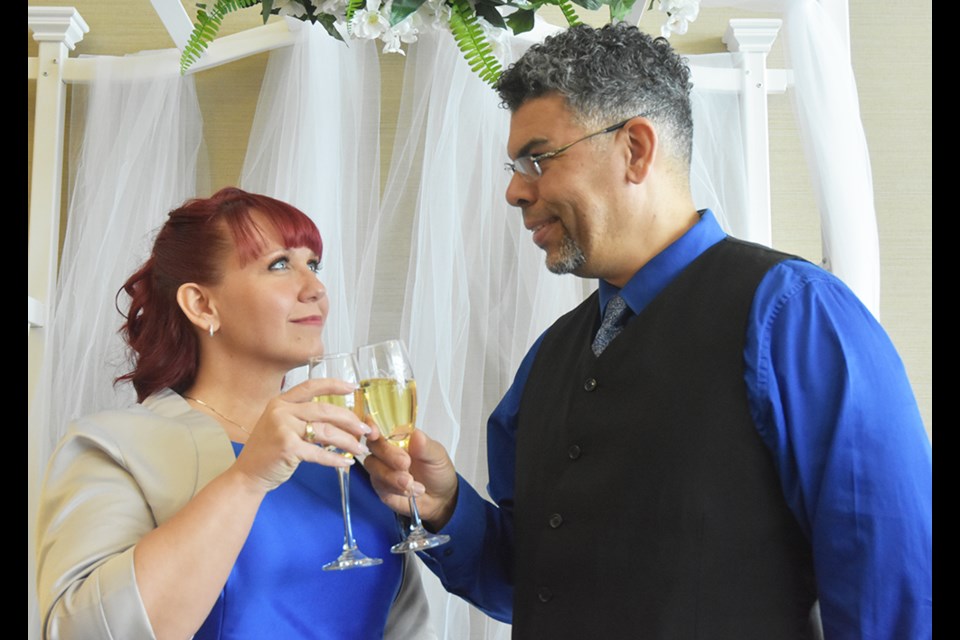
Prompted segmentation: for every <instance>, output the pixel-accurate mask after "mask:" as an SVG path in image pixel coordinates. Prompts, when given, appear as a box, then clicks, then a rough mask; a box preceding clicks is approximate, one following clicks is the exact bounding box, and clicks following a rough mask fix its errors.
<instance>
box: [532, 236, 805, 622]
mask: <svg viewBox="0 0 960 640" xmlns="http://www.w3.org/2000/svg"><path fill="white" fill-rule="evenodd" d="M785 257H787V256H785V255H783V254H779V253H776V252H773V251H771V250H768V249H765V248H762V247H759V246H756V245H752V244H748V243H745V242H741V241H737V240H733V239H726V240H724V241H722V242H720V243H718V244H717V245H715V246H714V247H712V248H710V249H709V250H708V251H706V252H705V253H704V254H703V255H701V256H700V257H699V258H698V259H697V260H695V261H694V262H693V263H692V264H691V265H690V266H689V267H688V268H687V269H685V270H684V271H683V272H682V273H681V274H680V275H679V276H678V277H677V278H676V279H675V280H674V281H673V282H671V283H670V284H669V285H668V286H667V287H666V288H665V289H664V290H663V291H662V292H661V293H660V295H659V296H657V298H656V299H655V300H654V301H653V302H651V304H650V305H649V306H648V307H647V309H645V310H644V311H643V312H642V313H641V314H640V315H639V316H637V317H635V318H633V319H632V320H631V321H630V322H629V323H628V324H627V326H626V328H625V329H624V331H623V332H622V333H621V334H620V335H619V336H618V337H617V338H616V339H615V340H614V341H613V342H612V343H611V344H610V346H609V347H608V349H607V350H606V351H604V353H603V354H602V355H601V356H600V357H599V358H597V357H595V356H594V355H593V352H592V351H591V350H590V342H591V340H592V337H593V335H594V334H595V333H596V330H597V327H598V322H599V320H598V313H597V308H598V302H597V294H594V295H593V296H591V297H590V298H588V299H587V300H586V301H585V302H584V303H583V304H581V305H580V306H579V307H577V308H576V309H574V310H573V311H571V312H570V313H568V314H566V315H565V316H563V317H562V318H560V319H559V320H558V321H557V322H556V323H555V324H554V325H553V327H551V328H550V330H549V332H548V333H547V335H546V336H545V337H544V340H543V344H542V345H541V348H540V350H539V352H538V354H537V356H536V359H535V362H534V364H533V368H532V370H531V372H530V377H529V381H528V383H527V385H526V388H525V390H524V395H523V398H522V400H521V404H520V413H519V422H518V425H519V426H518V432H517V470H516V496H515V511H514V515H515V525H516V549H515V551H516V558H515V569H516V576H515V578H516V589H515V595H514V615H513V635H514V637H515V638H521V639H523V640H528V639H529V640H541V639H542V640H556V639H563V638H570V639H577V640H581V639H587V638H590V639H592V638H604V639H607V638H613V639H619V638H638V639H644V640H646V639H662V640H685V639H719V640H748V639H752V638H755V639H756V640H780V639H786V638H806V637H808V634H809V624H808V614H809V612H810V608H811V606H812V605H813V603H814V601H815V600H816V589H815V583H814V578H813V565H812V558H811V552H810V545H809V543H808V541H807V540H806V538H805V537H804V535H803V534H802V532H801V530H800V527H799V525H798V524H797V522H796V520H795V518H794V517H793V515H792V513H791V512H790V511H789V509H788V507H787V505H786V503H785V501H784V498H783V493H782V490H781V487H780V481H779V478H778V476H777V473H776V472H775V469H774V466H773V460H772V457H771V455H770V451H769V450H768V449H767V448H766V447H765V446H764V444H763V442H762V441H761V439H760V437H759V435H758V433H757V429H756V426H755V425H754V422H753V420H752V419H751V417H750V412H749V408H748V403H747V391H746V385H745V383H744V362H743V350H744V340H745V331H746V326H747V317H748V313H749V309H750V306H751V302H752V300H753V297H754V293H755V291H756V288H757V286H758V284H759V283H760V280H761V279H762V278H763V276H764V274H765V273H766V272H767V271H768V270H769V269H770V267H771V266H773V265H774V264H776V263H777V262H779V261H781V260H783V259H784V258H785Z"/></svg>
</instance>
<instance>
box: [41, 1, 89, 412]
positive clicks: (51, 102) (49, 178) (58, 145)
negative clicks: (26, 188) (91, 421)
mask: <svg viewBox="0 0 960 640" xmlns="http://www.w3.org/2000/svg"><path fill="white" fill-rule="evenodd" d="M27 25H28V26H29V27H30V30H31V31H33V39H34V40H36V41H37V42H39V43H40V47H39V55H38V56H37V60H36V64H35V65H31V64H28V75H31V76H32V75H33V74H34V72H35V74H36V76H35V78H36V83H37V91H36V111H35V112H34V124H33V165H32V170H31V180H30V228H29V240H28V245H27V267H28V272H27V273H28V276H27V327H28V329H27V341H28V375H29V378H28V390H29V391H28V393H29V395H28V406H29V401H30V398H32V396H33V386H34V384H35V382H36V379H37V375H38V374H39V370H40V365H41V363H42V361H43V346H44V339H45V338H44V336H45V330H44V328H43V327H44V325H45V324H46V314H47V312H48V310H49V308H50V303H51V301H52V300H53V296H54V292H55V290H56V278H57V261H58V253H59V248H60V186H61V182H62V169H63V131H64V116H65V105H66V86H65V85H64V83H63V79H62V72H63V61H64V60H65V59H66V58H67V53H68V49H73V48H74V47H75V46H76V44H77V43H78V42H79V41H80V40H82V39H83V35H84V34H85V33H87V32H88V31H89V30H90V29H89V27H87V23H86V22H84V20H83V18H81V17H80V14H79V13H78V12H77V10H76V9H74V8H73V7H29V8H28V12H27Z"/></svg>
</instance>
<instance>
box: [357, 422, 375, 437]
mask: <svg viewBox="0 0 960 640" xmlns="http://www.w3.org/2000/svg"><path fill="white" fill-rule="evenodd" d="M360 431H361V432H362V433H363V435H368V434H369V433H370V432H371V431H373V429H371V428H370V425H368V424H366V423H363V422H361V423H360Z"/></svg>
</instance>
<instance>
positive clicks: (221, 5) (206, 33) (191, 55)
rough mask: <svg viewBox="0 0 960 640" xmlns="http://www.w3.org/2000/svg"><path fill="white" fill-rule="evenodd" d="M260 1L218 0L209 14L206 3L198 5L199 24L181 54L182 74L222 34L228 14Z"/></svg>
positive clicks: (194, 27)
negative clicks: (221, 26) (221, 27)
mask: <svg viewBox="0 0 960 640" xmlns="http://www.w3.org/2000/svg"><path fill="white" fill-rule="evenodd" d="M259 1H260V0H217V1H216V2H215V3H214V5H213V8H212V9H210V12H209V13H208V12H207V11H206V9H207V5H206V4H205V3H199V2H198V3H197V22H196V24H194V25H193V31H192V32H191V33H190V37H189V38H188V39H187V44H186V45H184V47H183V51H182V52H181V53H180V74H181V75H183V74H184V73H186V72H187V69H189V68H190V66H191V65H193V63H195V62H196V61H197V60H199V59H200V56H201V55H203V52H204V51H206V50H207V47H209V46H210V43H211V42H213V40H214V38H216V37H217V33H219V32H220V24H221V23H222V22H223V17H224V16H225V15H227V14H228V13H233V12H234V11H239V10H240V9H246V8H247V7H252V6H253V5H255V4H258V3H259Z"/></svg>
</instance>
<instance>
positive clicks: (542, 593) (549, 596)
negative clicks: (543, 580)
mask: <svg viewBox="0 0 960 640" xmlns="http://www.w3.org/2000/svg"><path fill="white" fill-rule="evenodd" d="M537 597H538V598H539V599H540V602H550V601H551V600H553V592H552V591H550V589H547V588H546V587H540V588H539V589H537Z"/></svg>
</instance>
